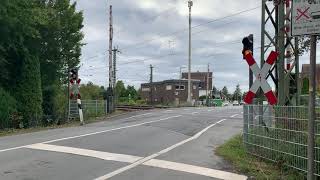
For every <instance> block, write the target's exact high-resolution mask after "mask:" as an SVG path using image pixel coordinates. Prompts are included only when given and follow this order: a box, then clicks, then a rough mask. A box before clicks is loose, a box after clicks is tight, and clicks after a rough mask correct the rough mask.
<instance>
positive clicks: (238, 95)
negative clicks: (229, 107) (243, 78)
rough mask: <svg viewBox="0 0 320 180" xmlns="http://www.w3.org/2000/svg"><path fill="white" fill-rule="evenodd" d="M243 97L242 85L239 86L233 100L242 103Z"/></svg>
mask: <svg viewBox="0 0 320 180" xmlns="http://www.w3.org/2000/svg"><path fill="white" fill-rule="evenodd" d="M241 96H242V92H241V89H240V85H239V84H238V85H237V87H236V90H235V91H234V93H233V95H232V99H233V100H234V101H241Z"/></svg>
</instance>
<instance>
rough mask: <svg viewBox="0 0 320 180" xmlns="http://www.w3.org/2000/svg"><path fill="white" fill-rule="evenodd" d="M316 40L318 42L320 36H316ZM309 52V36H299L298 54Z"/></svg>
mask: <svg viewBox="0 0 320 180" xmlns="http://www.w3.org/2000/svg"><path fill="white" fill-rule="evenodd" d="M318 40H320V36H318ZM309 50H310V37H309V36H301V37H299V54H300V55H302V54H305V53H307V52H309Z"/></svg>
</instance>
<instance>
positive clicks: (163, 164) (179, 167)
mask: <svg viewBox="0 0 320 180" xmlns="http://www.w3.org/2000/svg"><path fill="white" fill-rule="evenodd" d="M143 165H147V166H152V167H158V168H163V169H170V170H175V171H180V172H186V173H191V174H197V175H202V176H207V177H212V178H218V179H227V180H246V179H247V177H246V176H243V175H239V174H235V173H230V172H226V171H220V170H215V169H209V168H204V167H199V166H193V165H188V164H182V163H176V162H170V161H163V160H158V159H152V160H150V161H148V162H145V163H143Z"/></svg>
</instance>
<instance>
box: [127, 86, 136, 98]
mask: <svg viewBox="0 0 320 180" xmlns="http://www.w3.org/2000/svg"><path fill="white" fill-rule="evenodd" d="M125 94H126V97H129V96H130V97H131V99H132V100H137V99H138V92H137V90H136V89H135V88H134V86H129V85H128V86H127V89H126V93H125Z"/></svg>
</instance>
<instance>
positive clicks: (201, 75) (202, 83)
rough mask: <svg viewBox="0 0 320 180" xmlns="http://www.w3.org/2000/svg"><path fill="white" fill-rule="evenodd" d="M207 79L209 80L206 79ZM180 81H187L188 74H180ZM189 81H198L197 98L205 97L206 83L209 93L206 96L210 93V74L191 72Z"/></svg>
mask: <svg viewBox="0 0 320 180" xmlns="http://www.w3.org/2000/svg"><path fill="white" fill-rule="evenodd" d="M208 77H209V78H208ZM182 79H188V73H187V72H184V73H182ZM191 79H194V80H199V81H200V85H199V96H205V95H207V83H209V84H208V85H209V88H208V90H209V92H208V95H210V94H211V91H212V72H209V73H208V72H191Z"/></svg>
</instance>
